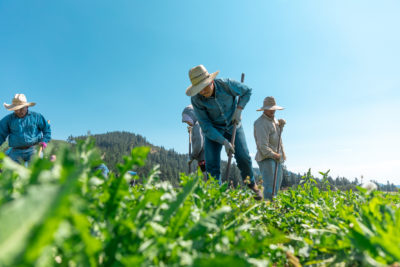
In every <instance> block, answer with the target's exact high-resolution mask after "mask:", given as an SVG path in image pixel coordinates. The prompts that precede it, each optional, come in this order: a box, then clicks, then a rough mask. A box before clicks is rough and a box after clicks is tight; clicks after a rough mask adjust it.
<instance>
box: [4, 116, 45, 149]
mask: <svg viewBox="0 0 400 267" xmlns="http://www.w3.org/2000/svg"><path fill="white" fill-rule="evenodd" d="M7 137H8V145H9V146H10V147H26V146H32V145H35V144H37V143H39V142H46V143H48V142H50V139H51V130H50V125H49V124H48V123H47V121H46V120H45V118H44V117H43V116H42V115H41V114H39V113H36V112H33V111H30V110H29V109H28V113H27V114H26V115H25V117H23V118H18V117H17V116H16V115H15V114H14V113H11V114H9V115H7V116H5V117H4V118H3V119H2V120H1V121H0V145H2V144H3V143H4V141H5V140H6V139H7Z"/></svg>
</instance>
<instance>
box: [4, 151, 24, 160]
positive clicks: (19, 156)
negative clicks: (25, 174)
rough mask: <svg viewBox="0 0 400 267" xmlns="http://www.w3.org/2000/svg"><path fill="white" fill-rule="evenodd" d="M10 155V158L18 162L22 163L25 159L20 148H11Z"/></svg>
mask: <svg viewBox="0 0 400 267" xmlns="http://www.w3.org/2000/svg"><path fill="white" fill-rule="evenodd" d="M8 156H9V157H10V159H12V160H13V161H15V162H17V163H21V162H22V161H23V159H22V154H21V150H19V149H14V148H12V149H11V150H9V152H8Z"/></svg>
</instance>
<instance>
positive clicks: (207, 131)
mask: <svg viewBox="0 0 400 267" xmlns="http://www.w3.org/2000/svg"><path fill="white" fill-rule="evenodd" d="M191 102H192V105H193V108H194V112H195V114H196V117H197V120H198V121H199V123H200V127H201V130H202V131H203V134H204V135H205V136H206V137H207V138H208V139H210V140H212V141H215V142H218V143H220V144H221V145H223V144H224V141H225V137H224V136H223V135H222V134H221V133H220V132H218V130H217V129H215V127H214V126H213V124H212V121H211V120H210V119H209V118H208V115H207V111H206V109H205V108H203V107H201V106H200V105H198V104H197V103H196V101H195V100H194V97H192V98H191Z"/></svg>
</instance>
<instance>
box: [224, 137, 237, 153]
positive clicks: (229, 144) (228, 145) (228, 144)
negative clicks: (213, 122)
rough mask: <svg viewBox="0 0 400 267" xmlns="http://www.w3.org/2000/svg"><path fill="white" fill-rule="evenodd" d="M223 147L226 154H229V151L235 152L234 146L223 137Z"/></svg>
mask: <svg viewBox="0 0 400 267" xmlns="http://www.w3.org/2000/svg"><path fill="white" fill-rule="evenodd" d="M224 147H225V151H226V154H227V155H228V156H229V153H232V154H235V148H234V147H233V146H232V144H231V143H230V142H229V141H228V140H226V139H225V141H224Z"/></svg>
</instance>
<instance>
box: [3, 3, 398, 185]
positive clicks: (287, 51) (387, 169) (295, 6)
mask: <svg viewBox="0 0 400 267" xmlns="http://www.w3.org/2000/svg"><path fill="white" fill-rule="evenodd" d="M399 13H400V2H399V1H365V0H363V1H320V0H313V1H311V0H309V1H308V0H305V1H289V0H281V1H277V0H271V1H264V0H260V1H251V2H249V1H248V2H244V1H236V0H233V1H232V0H231V1H196V2H195V1H173V0H171V1H151V0H149V1H99V0H97V1H77V0H76V1H74V0H69V1H16V0H2V1H0V102H6V103H9V102H10V101H11V98H12V96H13V95H14V94H15V93H24V94H26V95H27V97H28V101H35V102H37V103H38V104H37V106H36V107H34V108H32V110H35V111H38V112H41V113H42V114H43V115H45V117H46V118H47V119H49V120H51V124H52V130H53V138H55V139H66V138H67V137H68V136H69V135H71V134H72V135H82V134H85V133H86V132H87V131H88V130H90V131H91V132H92V133H104V132H107V131H115V130H124V131H130V132H134V133H138V134H141V135H144V136H146V137H147V138H148V140H149V141H150V142H152V143H154V144H155V145H163V146H164V147H166V148H174V149H175V150H176V151H178V152H182V153H184V152H186V150H187V132H186V127H185V125H183V124H182V123H181V111H182V109H183V108H184V107H185V106H186V105H187V104H189V102H190V100H189V98H188V97H187V96H186V95H185V90H186V87H187V86H188V85H189V84H190V81H189V78H188V70H189V69H190V68H191V67H193V66H195V65H198V64H204V65H205V66H206V67H207V69H208V70H209V71H210V72H213V71H216V70H220V74H219V77H229V78H234V79H237V80H239V79H240V74H241V73H242V72H244V73H245V74H246V78H245V83H246V84H247V85H249V86H250V87H251V88H253V95H252V97H251V100H250V102H249V103H248V105H247V106H246V108H245V110H244V112H243V125H244V130H245V133H246V137H247V143H248V146H249V149H250V151H251V154H252V156H254V155H255V153H256V147H255V142H254V138H253V122H254V121H255V120H256V119H257V118H258V116H260V113H258V112H256V109H257V108H258V107H259V106H261V104H262V100H263V98H264V97H266V96H270V95H272V96H274V97H275V98H276V100H277V102H278V104H280V105H281V106H284V107H286V109H285V110H284V111H281V112H278V113H277V117H279V118H285V119H286V120H287V126H286V127H285V132H284V134H283V141H284V145H285V148H286V152H287V155H288V160H287V166H288V169H289V170H292V171H295V172H305V171H307V169H308V168H312V170H313V172H314V173H317V172H318V171H326V170H328V169H330V170H331V174H332V175H333V176H337V175H339V176H345V177H348V178H350V179H352V178H354V177H358V178H359V177H360V176H361V175H364V179H365V180H369V179H376V180H378V181H380V182H386V180H389V181H391V182H394V183H397V184H400V156H399V152H398V151H399V150H400V138H399V137H400V119H399V115H400V93H399V92H400V75H399V73H400V51H399V47H400V34H399V28H400V16H398V14H399ZM6 114H8V112H7V111H6V110H5V109H4V108H3V109H0V117H3V116H5V115H6ZM255 165H256V164H255Z"/></svg>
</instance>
